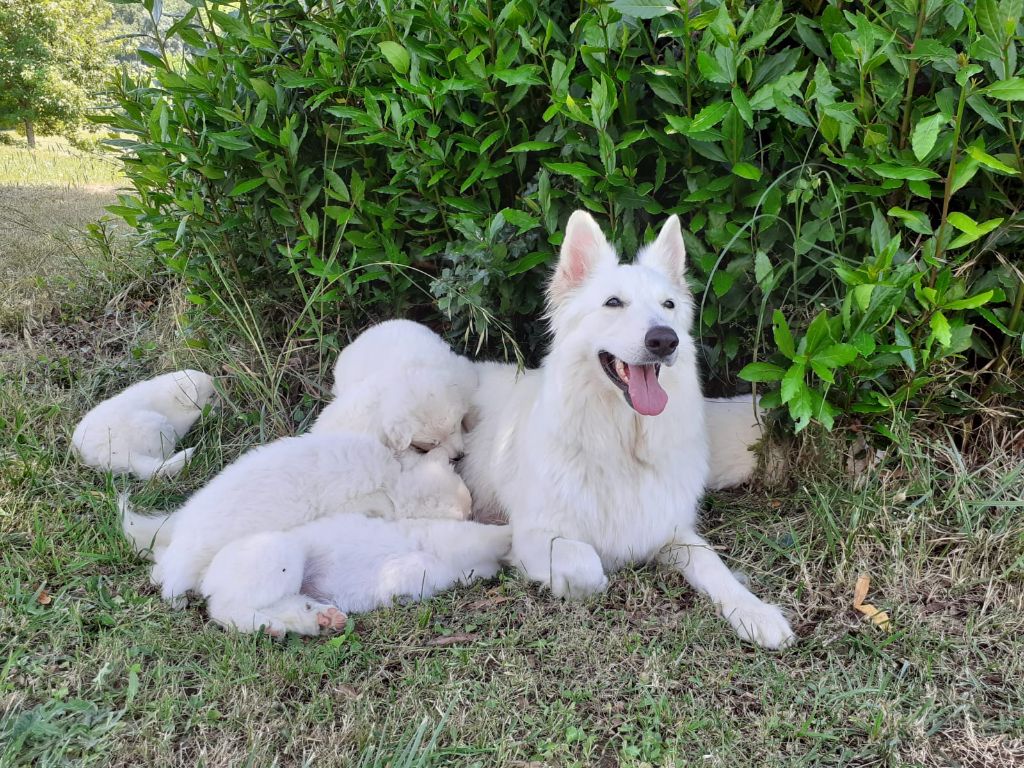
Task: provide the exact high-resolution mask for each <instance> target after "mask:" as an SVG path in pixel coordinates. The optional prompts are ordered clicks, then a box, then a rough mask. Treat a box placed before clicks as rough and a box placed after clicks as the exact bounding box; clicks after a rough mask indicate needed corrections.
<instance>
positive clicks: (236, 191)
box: [228, 176, 267, 197]
mask: <svg viewBox="0 0 1024 768" xmlns="http://www.w3.org/2000/svg"><path fill="white" fill-rule="evenodd" d="M266 182H267V180H266V179H265V178H264V177H262V176H260V177H258V178H255V179H249V180H248V181H240V182H238V183H237V184H235V186H234V187H232V188H231V191H230V192H228V197H237V196H238V195H244V194H245V193H246V192H252V191H253V190H254V189H256V188H257V187H262V186H263V185H264V184H266Z"/></svg>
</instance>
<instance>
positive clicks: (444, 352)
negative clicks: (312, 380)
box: [310, 320, 477, 459]
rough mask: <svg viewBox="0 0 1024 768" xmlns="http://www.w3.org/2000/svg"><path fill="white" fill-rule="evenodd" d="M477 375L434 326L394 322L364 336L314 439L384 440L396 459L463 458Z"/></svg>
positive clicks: (340, 374)
mask: <svg viewBox="0 0 1024 768" xmlns="http://www.w3.org/2000/svg"><path fill="white" fill-rule="evenodd" d="M476 386H477V375H476V369H475V368H474V367H473V364H472V363H471V362H470V361H469V360H467V359H466V358H464V357H461V356H460V355H457V354H456V353H455V352H454V351H452V349H451V347H449V346H448V344H446V343H445V341H444V340H443V339H442V338H441V337H440V336H438V335H437V334H436V333H434V332H433V331H431V330H430V329H429V328H427V327H426V326H423V325H420V324H419V323H414V322H412V321H410V320H389V321H387V322H384V323H381V324H379V325H375V326H373V327H372V328H369V329H368V330H366V331H364V332H363V333H362V334H360V335H359V336H358V337H357V338H356V340H355V341H353V342H352V343H351V344H349V345H348V346H347V347H345V349H343V350H342V352H341V354H340V355H339V356H338V361H337V362H336V363H335V366H334V386H333V390H332V391H333V392H334V395H335V399H334V400H332V401H331V402H330V403H328V405H327V406H326V407H325V408H324V410H323V411H322V412H321V414H320V416H319V418H317V420H316V422H315V423H314V424H313V427H312V428H311V429H310V432H313V433H315V434H323V433H327V432H336V431H338V430H343V431H350V432H362V433H365V434H370V435H375V436H377V437H378V438H379V439H380V440H381V442H383V443H384V444H385V445H387V446H388V447H390V448H391V449H392V450H393V451H395V452H396V453H403V452H410V451H416V450H418V451H430V450H433V449H435V448H438V447H440V448H443V449H444V451H445V453H447V455H448V456H449V458H453V459H454V458H456V457H458V456H460V455H461V454H462V449H463V436H462V433H463V430H462V420H463V417H464V416H465V415H466V412H467V411H468V410H469V406H470V402H471V400H472V396H473V393H474V391H475V390H476Z"/></svg>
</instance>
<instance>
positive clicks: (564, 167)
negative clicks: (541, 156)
mask: <svg viewBox="0 0 1024 768" xmlns="http://www.w3.org/2000/svg"><path fill="white" fill-rule="evenodd" d="M544 167H545V168H547V169H548V170H549V171H554V172H555V173H561V174H563V175H565V176H572V177H573V178H574V179H578V180H580V181H582V180H583V179H591V178H594V177H595V176H600V175H601V174H600V173H598V172H597V171H595V170H594V169H593V168H591V167H590V166H588V165H584V164H583V163H552V162H548V161H546V160H545V161H544Z"/></svg>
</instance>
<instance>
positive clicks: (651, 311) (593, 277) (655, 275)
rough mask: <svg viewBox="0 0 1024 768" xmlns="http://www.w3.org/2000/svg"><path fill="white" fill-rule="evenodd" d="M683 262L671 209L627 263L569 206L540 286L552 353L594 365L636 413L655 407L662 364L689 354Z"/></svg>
mask: <svg viewBox="0 0 1024 768" xmlns="http://www.w3.org/2000/svg"><path fill="white" fill-rule="evenodd" d="M685 265H686V247H685V246H684V245H683V235H682V230H681V229H680V225H679V218H678V217H677V216H671V217H670V218H669V219H668V221H666V222H665V224H664V226H663V227H662V229H661V232H660V234H659V235H658V238H657V240H655V241H654V242H653V243H650V244H649V245H647V246H645V247H644V248H642V249H641V250H640V252H639V254H638V255H637V257H636V261H635V263H633V264H619V259H618V256H617V255H616V253H615V249H614V248H612V246H611V245H610V244H609V243H608V241H607V239H605V236H604V233H603V232H602V231H601V228H600V227H599V226H598V224H597V222H596V221H594V219H593V218H592V217H591V216H590V214H588V213H586V212H584V211H576V212H575V213H573V215H572V216H571V217H570V218H569V223H568V225H567V226H566V231H565V238H564V240H563V241H562V250H561V254H560V255H559V260H558V266H557V267H556V268H555V273H554V275H553V277H552V279H551V284H550V286H549V289H548V308H549V316H550V318H551V326H552V330H553V331H554V334H555V338H556V339H557V342H556V345H555V348H554V349H553V352H555V351H557V352H558V354H568V355H570V356H573V357H574V358H578V360H576V362H578V363H579V364H593V365H594V366H596V367H599V368H600V369H601V370H602V371H603V375H602V380H603V381H605V382H606V383H607V386H609V387H614V388H616V389H618V390H619V391H620V392H621V393H622V395H623V396H624V397H625V399H626V402H627V403H629V405H630V406H631V407H632V408H633V409H634V410H635V411H636V412H637V413H640V414H642V415H645V416H656V415H657V414H659V413H661V412H662V411H663V410H664V409H665V406H666V405H667V403H668V394H667V393H666V392H665V390H664V389H663V387H662V385H661V383H660V382H659V377H660V375H661V369H662V366H671V365H673V364H674V363H675V362H676V361H677V359H678V358H679V357H680V356H687V357H688V358H689V359H688V360H687V362H688V363H689V362H692V358H693V342H692V340H691V339H690V336H689V334H690V328H691V326H692V325H693V297H692V296H691V294H690V290H689V288H688V287H687V285H686V279H685V277H684V271H685ZM584 361H585V362H584Z"/></svg>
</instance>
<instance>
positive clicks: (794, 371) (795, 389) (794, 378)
mask: <svg viewBox="0 0 1024 768" xmlns="http://www.w3.org/2000/svg"><path fill="white" fill-rule="evenodd" d="M806 370H807V369H806V368H805V367H804V365H803V364H802V363H793V365H791V366H790V367H789V370H787V371H786V373H785V374H783V376H782V390H781V395H782V402H784V403H788V402H789V401H790V400H792V399H793V398H794V397H795V396H796V395H797V393H799V392H800V390H802V389H806V388H807V387H806V385H805V384H804V374H805V372H806Z"/></svg>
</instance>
